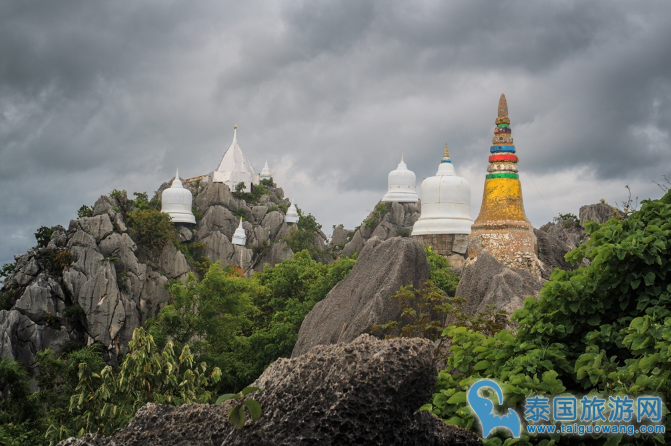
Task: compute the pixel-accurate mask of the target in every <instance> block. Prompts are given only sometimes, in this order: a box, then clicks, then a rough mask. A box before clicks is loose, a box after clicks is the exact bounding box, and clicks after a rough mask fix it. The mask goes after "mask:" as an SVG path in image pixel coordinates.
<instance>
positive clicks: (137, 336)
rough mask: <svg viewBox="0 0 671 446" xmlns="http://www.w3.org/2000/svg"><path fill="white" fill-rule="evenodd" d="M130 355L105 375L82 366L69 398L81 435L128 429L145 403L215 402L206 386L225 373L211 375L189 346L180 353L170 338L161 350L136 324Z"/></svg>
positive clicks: (106, 371)
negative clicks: (195, 362)
mask: <svg viewBox="0 0 671 446" xmlns="http://www.w3.org/2000/svg"><path fill="white" fill-rule="evenodd" d="M129 349H130V351H129V353H128V354H127V355H126V356H125V357H124V359H123V363H122V364H121V366H120V367H119V369H118V370H113V369H112V367H110V366H105V367H104V368H103V369H102V371H100V373H96V372H95V371H94V370H92V369H91V368H90V367H89V365H88V364H87V363H81V364H80V365H79V384H78V385H77V388H76V389H75V391H76V392H77V393H75V394H74V395H72V397H71V398H70V411H72V412H75V413H77V415H75V416H74V417H73V422H74V424H75V426H76V428H79V431H78V433H77V434H78V435H82V434H84V433H85V432H96V433H101V434H104V435H110V434H111V433H113V432H114V430H115V429H117V428H121V427H123V426H124V425H125V424H126V423H127V422H128V421H130V420H131V419H132V418H133V416H134V415H135V412H137V410H138V409H139V408H140V407H142V406H143V405H145V404H146V403H150V402H153V403H157V404H167V405H180V404H185V403H206V402H209V401H210V400H211V393H210V392H209V391H208V390H207V387H208V386H209V385H210V384H211V383H216V382H217V381H219V379H220V377H221V371H220V370H219V369H218V368H216V367H215V368H214V369H213V370H212V372H210V373H207V364H206V363H204V362H202V363H200V364H198V365H195V364H194V359H193V355H192V354H191V351H190V349H189V346H188V345H185V346H184V347H183V348H182V352H181V354H180V355H179V356H178V357H176V356H175V351H174V345H173V343H172V342H168V343H167V344H166V345H165V347H164V348H163V350H162V351H161V352H159V351H158V349H157V347H156V344H155V342H154V339H153V338H152V336H151V335H149V334H147V333H146V332H145V331H144V329H142V328H136V329H135V331H134V332H133V339H132V340H131V342H130V343H129Z"/></svg>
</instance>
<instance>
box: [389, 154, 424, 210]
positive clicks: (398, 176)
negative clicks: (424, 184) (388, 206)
mask: <svg viewBox="0 0 671 446" xmlns="http://www.w3.org/2000/svg"><path fill="white" fill-rule="evenodd" d="M415 180H416V177H415V172H413V171H411V170H408V166H406V165H405V163H404V162H403V155H401V162H400V163H398V167H397V168H396V170H392V171H391V172H389V177H388V181H387V183H388V184H389V187H388V188H387V193H386V194H384V197H382V201H396V202H398V203H417V201H418V200H419V197H418V196H417V192H416V191H415Z"/></svg>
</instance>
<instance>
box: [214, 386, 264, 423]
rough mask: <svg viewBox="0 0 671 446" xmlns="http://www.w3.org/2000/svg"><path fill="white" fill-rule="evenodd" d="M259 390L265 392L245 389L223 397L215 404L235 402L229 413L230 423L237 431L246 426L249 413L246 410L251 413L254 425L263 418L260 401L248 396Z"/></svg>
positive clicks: (250, 388)
mask: <svg viewBox="0 0 671 446" xmlns="http://www.w3.org/2000/svg"><path fill="white" fill-rule="evenodd" d="M257 390H263V389H262V388H261V387H245V388H244V389H242V390H241V391H240V392H238V393H227V394H225V395H221V396H220V397H219V398H218V399H217V402H216V403H215V404H221V403H223V402H224V401H229V400H235V404H234V405H233V407H231V409H230V410H229V411H228V421H230V422H231V424H232V425H233V426H234V427H235V428H236V429H242V426H244V425H245V421H246V419H247V413H246V412H245V408H247V410H248V411H249V415H250V416H251V417H252V423H255V422H256V420H258V419H259V418H261V414H262V412H261V405H260V404H259V402H258V401H256V400H255V399H253V398H247V395H249V394H250V393H253V392H256V391H257Z"/></svg>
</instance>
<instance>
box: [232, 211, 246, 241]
mask: <svg viewBox="0 0 671 446" xmlns="http://www.w3.org/2000/svg"><path fill="white" fill-rule="evenodd" d="M231 243H233V244H234V245H240V246H245V243H247V234H245V229H244V228H243V227H242V217H240V225H239V226H238V228H237V229H236V230H235V234H233V240H231Z"/></svg>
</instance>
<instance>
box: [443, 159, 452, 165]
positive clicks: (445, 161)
mask: <svg viewBox="0 0 671 446" xmlns="http://www.w3.org/2000/svg"><path fill="white" fill-rule="evenodd" d="M441 163H450V164H451V163H452V160H451V159H449V158H443V159H442V161H441Z"/></svg>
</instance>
